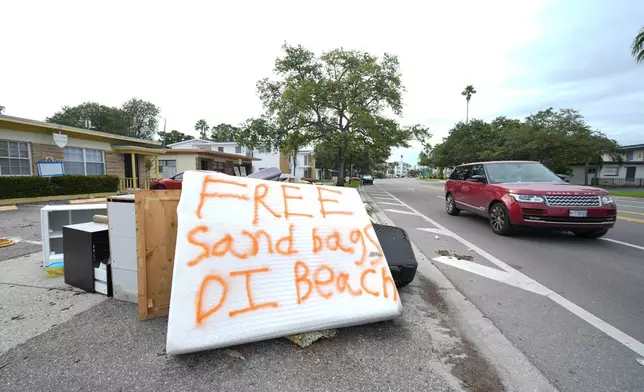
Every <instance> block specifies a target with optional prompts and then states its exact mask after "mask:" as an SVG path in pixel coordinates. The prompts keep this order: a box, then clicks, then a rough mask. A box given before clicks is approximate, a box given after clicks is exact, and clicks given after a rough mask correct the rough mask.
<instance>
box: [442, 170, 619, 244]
mask: <svg viewBox="0 0 644 392" xmlns="http://www.w3.org/2000/svg"><path fill="white" fill-rule="evenodd" d="M445 209H446V210H447V213H448V214H450V215H458V214H459V213H460V212H461V210H464V211H469V212H473V213H475V214H479V215H482V216H484V217H486V218H488V219H489V220H490V226H492V230H493V231H494V232H495V233H496V234H500V235H508V234H510V233H511V232H512V230H513V229H514V228H515V227H517V226H524V227H532V228H537V227H540V228H548V229H553V230H561V231H572V232H573V233H575V234H576V235H577V236H579V237H585V238H599V237H601V236H603V235H604V234H606V232H608V229H610V228H612V227H613V226H614V225H615V219H616V217H617V207H616V206H615V203H614V202H613V199H612V198H611V197H610V195H609V194H608V192H607V191H606V190H604V189H601V188H593V187H588V186H578V185H571V184H568V183H567V182H565V181H563V180H562V179H561V178H559V176H557V175H556V174H554V173H553V172H551V171H550V170H548V169H547V168H546V167H545V166H543V165H542V164H541V163H539V162H531V161H501V162H480V163H469V164H466V165H461V166H458V167H457V168H456V169H454V171H453V172H452V175H451V176H450V178H449V180H447V182H446V183H445Z"/></svg>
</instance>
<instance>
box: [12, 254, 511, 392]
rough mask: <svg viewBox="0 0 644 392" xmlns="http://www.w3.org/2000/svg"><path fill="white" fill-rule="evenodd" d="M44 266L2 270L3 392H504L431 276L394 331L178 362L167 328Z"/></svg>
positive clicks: (353, 332) (31, 262)
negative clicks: (73, 284) (69, 283)
mask: <svg viewBox="0 0 644 392" xmlns="http://www.w3.org/2000/svg"><path fill="white" fill-rule="evenodd" d="M2 252H3V250H2V249H0V254H1V253H2ZM0 259H1V258H0ZM41 264H42V262H41V254H40V253H39V252H36V253H31V254H29V255H25V256H20V257H15V258H10V259H7V260H4V261H0V268H2V271H3V273H2V275H1V276H2V278H0V308H1V309H2V311H1V312H0V385H1V386H2V388H1V389H5V390H16V391H17V390H19V391H68V390H83V391H84V390H114V391H117V390H124V391H131V390H142V391H150V390H162V391H168V390H173V391H174V390H176V391H182V390H186V391H195V390H223V389H227V390H236V391H267V390H280V391H306V390H315V391H322V390H328V391H365V390H370V391H395V390H404V391H414V390H417V391H463V390H469V391H477V392H483V391H502V390H503V387H502V386H501V385H500V382H499V379H498V377H497V376H496V374H495V373H494V372H493V371H492V370H491V368H490V367H489V366H488V364H487V363H486V362H485V361H484V360H482V359H481V358H480V357H479V355H478V354H477V351H476V349H475V348H474V347H473V346H472V345H471V344H470V343H469V342H468V341H467V340H465V339H463V338H462V337H461V333H460V332H459V330H458V329H457V328H456V326H455V323H454V321H453V320H452V319H451V318H450V316H449V314H448V307H447V305H446V303H445V302H444V301H443V299H442V297H441V294H440V293H439V290H438V289H437V288H436V286H434V285H433V284H432V283H430V281H429V280H427V279H426V278H425V277H424V276H423V275H421V274H419V275H417V277H416V279H415V280H414V282H413V283H412V284H411V285H409V286H407V287H406V288H404V289H402V290H400V296H401V300H402V302H403V307H404V313H403V316H402V317H400V318H397V319H395V320H392V321H387V322H380V323H373V324H367V325H362V326H358V327H352V328H344V329H341V330H339V333H338V334H337V335H336V336H335V337H333V338H331V339H327V340H320V341H317V342H315V343H313V345H311V346H309V347H308V348H304V349H303V348H300V347H298V346H296V345H295V344H293V343H292V342H290V341H288V340H287V339H273V340H269V341H264V342H259V343H253V344H247V345H243V346H238V347H232V348H228V349H220V350H211V351H206V352H201V353H196V354H189V355H184V356H178V357H172V356H168V355H166V354H165V335H166V328H167V318H159V319H154V320H150V321H145V322H140V321H139V320H138V317H137V309H136V306H135V305H134V304H130V303H125V302H121V301H116V300H113V299H107V298H106V297H104V296H101V295H97V294H85V293H82V292H78V291H76V290H75V289H71V288H70V287H69V286H66V285H65V284H64V282H62V278H47V277H45V275H44V271H42V268H41ZM81 293H82V294H81Z"/></svg>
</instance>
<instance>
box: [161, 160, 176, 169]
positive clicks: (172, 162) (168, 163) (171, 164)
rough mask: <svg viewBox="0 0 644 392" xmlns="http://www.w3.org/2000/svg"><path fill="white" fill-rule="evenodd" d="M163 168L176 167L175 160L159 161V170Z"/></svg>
mask: <svg viewBox="0 0 644 392" xmlns="http://www.w3.org/2000/svg"><path fill="white" fill-rule="evenodd" d="M163 167H177V161H176V160H175V159H159V170H161V168H163Z"/></svg>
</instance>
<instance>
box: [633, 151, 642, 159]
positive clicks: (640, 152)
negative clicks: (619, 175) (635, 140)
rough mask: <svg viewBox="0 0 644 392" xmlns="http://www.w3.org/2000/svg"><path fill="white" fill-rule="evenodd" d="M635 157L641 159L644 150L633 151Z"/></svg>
mask: <svg viewBox="0 0 644 392" xmlns="http://www.w3.org/2000/svg"><path fill="white" fill-rule="evenodd" d="M635 158H636V159H642V158H644V151H636V152H635Z"/></svg>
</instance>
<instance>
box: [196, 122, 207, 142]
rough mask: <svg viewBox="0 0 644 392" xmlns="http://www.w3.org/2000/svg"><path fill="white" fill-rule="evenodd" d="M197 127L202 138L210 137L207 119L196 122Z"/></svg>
mask: <svg viewBox="0 0 644 392" xmlns="http://www.w3.org/2000/svg"><path fill="white" fill-rule="evenodd" d="M195 129H196V130H197V131H199V138H200V139H208V129H209V127H208V123H207V122H206V120H199V121H197V123H196V124H195Z"/></svg>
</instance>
